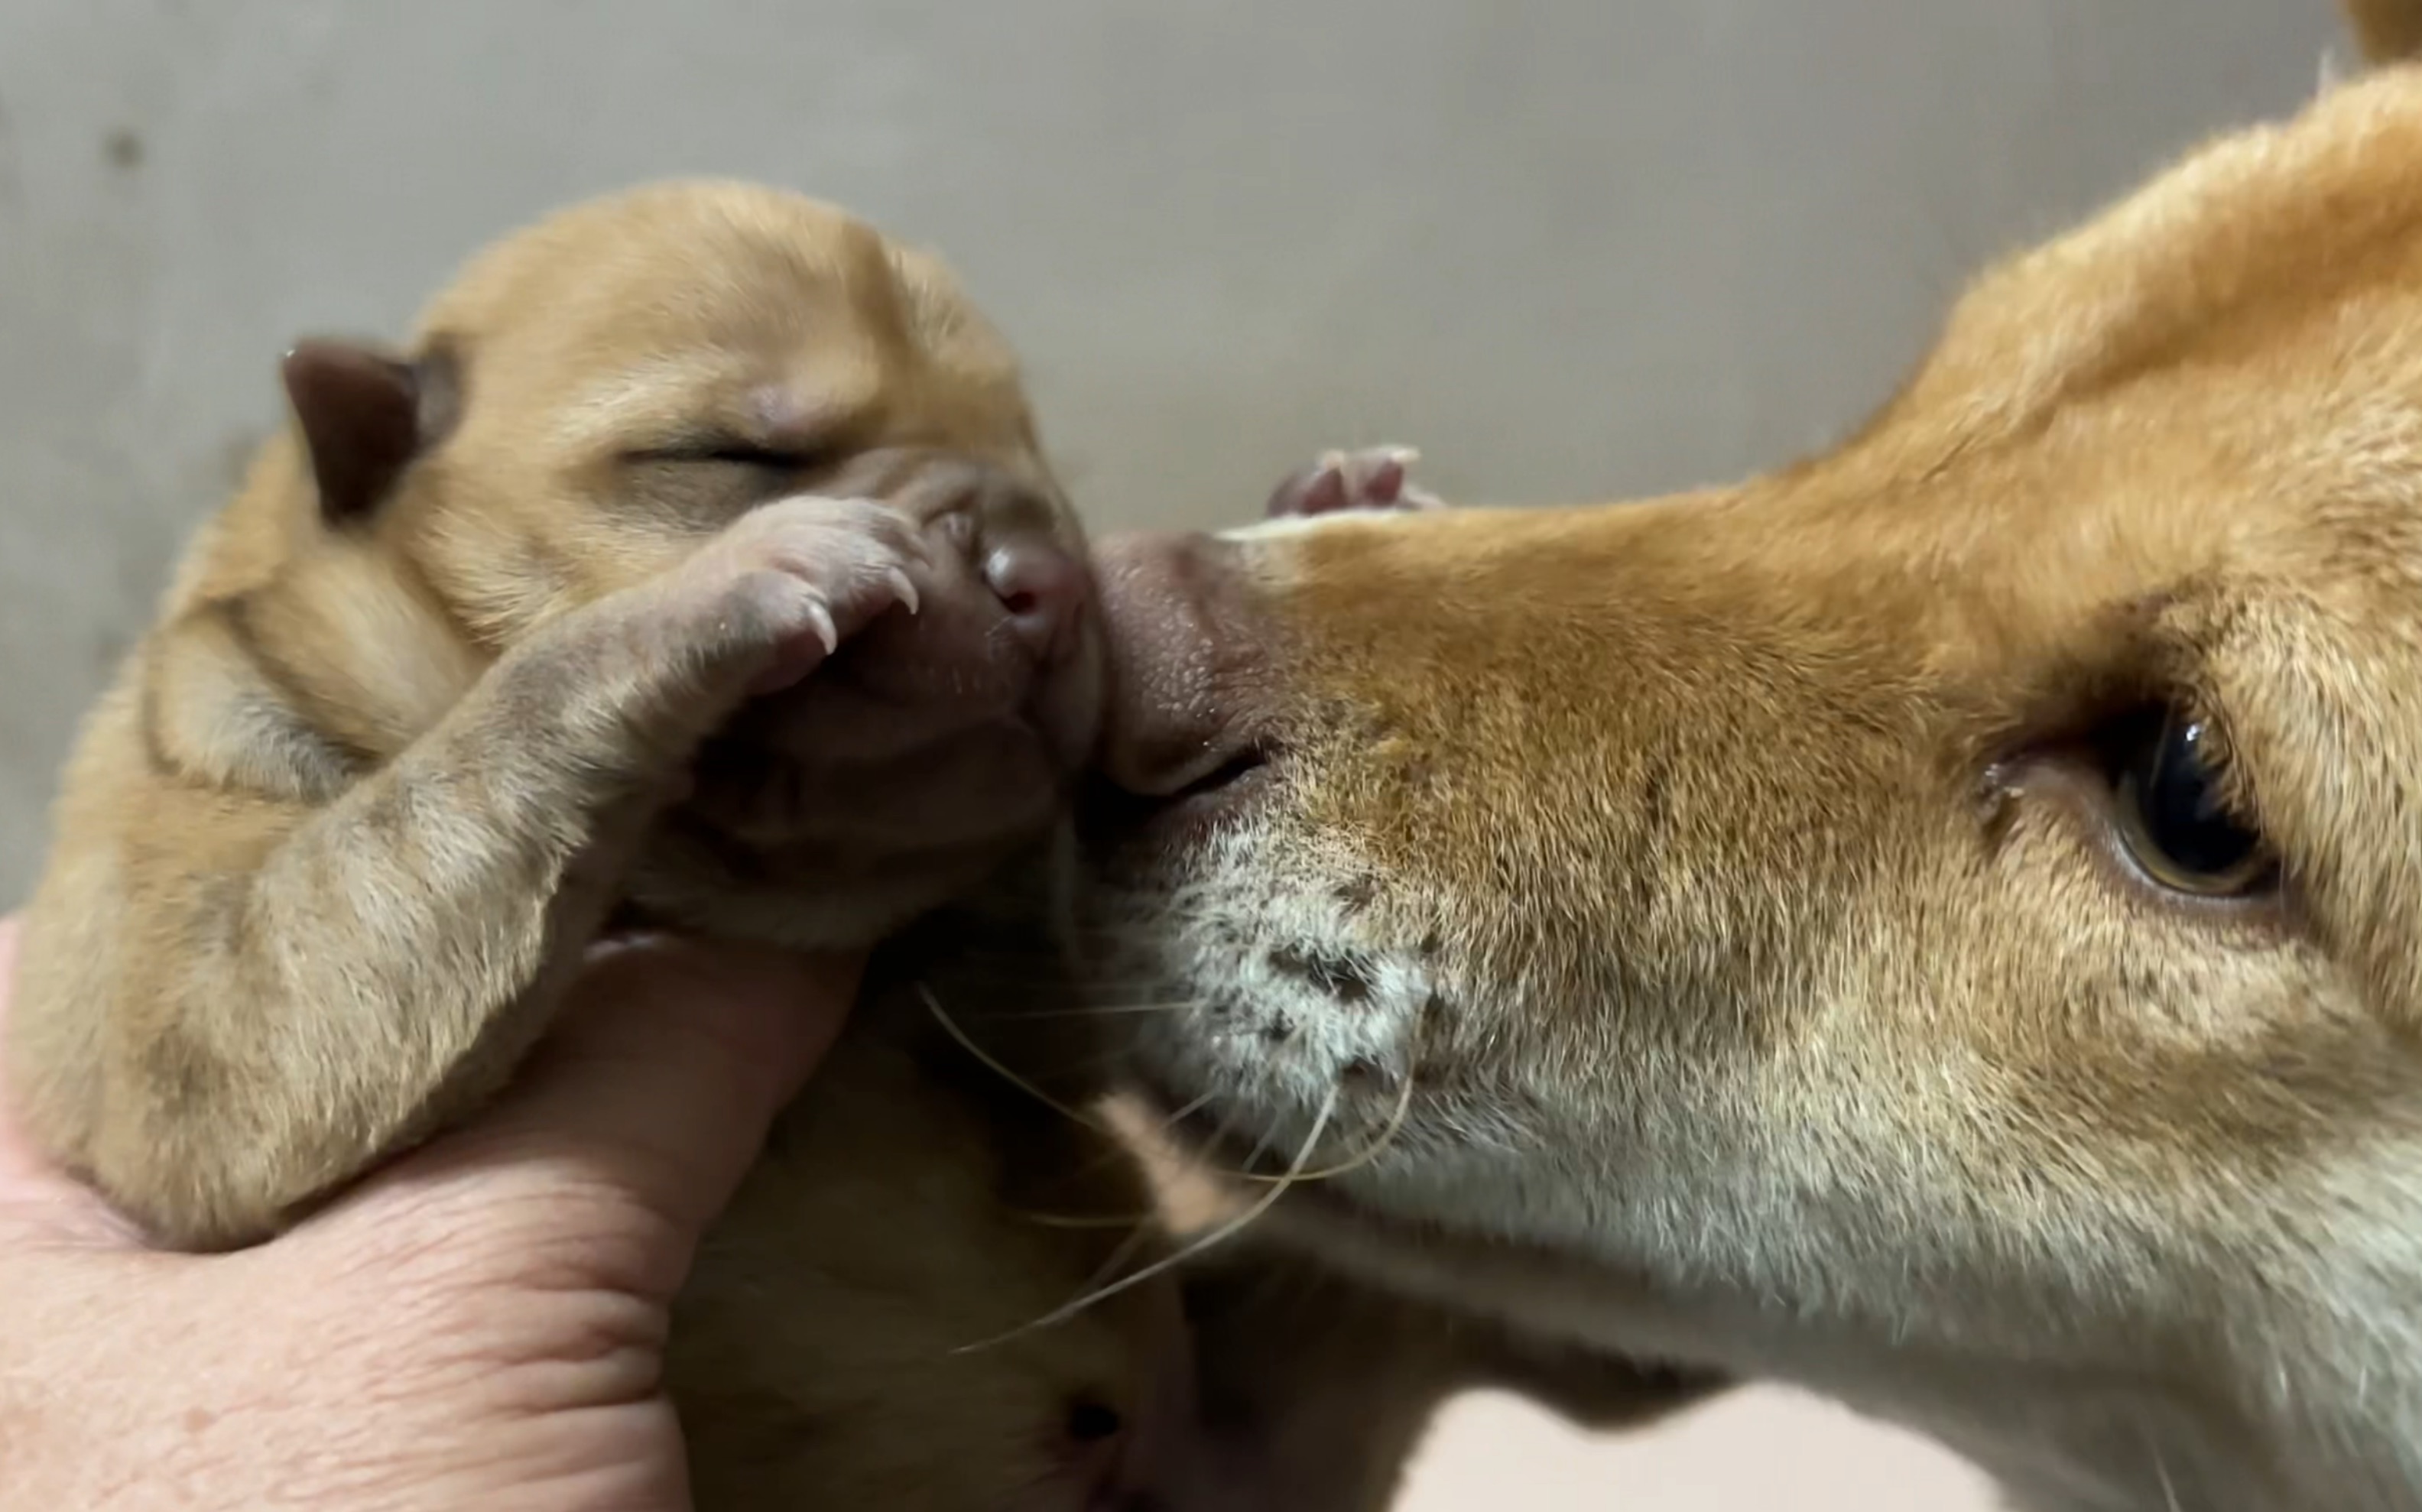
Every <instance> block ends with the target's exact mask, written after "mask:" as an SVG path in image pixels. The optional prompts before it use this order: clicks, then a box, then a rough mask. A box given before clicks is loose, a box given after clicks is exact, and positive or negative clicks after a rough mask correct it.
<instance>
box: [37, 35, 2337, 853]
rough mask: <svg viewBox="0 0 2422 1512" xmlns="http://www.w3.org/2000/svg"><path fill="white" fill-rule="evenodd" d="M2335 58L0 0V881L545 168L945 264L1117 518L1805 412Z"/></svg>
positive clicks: (569, 179)
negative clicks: (791, 193)
mask: <svg viewBox="0 0 2422 1512" xmlns="http://www.w3.org/2000/svg"><path fill="white" fill-rule="evenodd" d="M2335 41H2336V29H2335V20H2334V18H2333V17H2332V15H2331V14H2330V12H2329V9H2328V8H2327V7H2326V5H2325V4H2324V3H2323V0H1822V3H1820V0H1662V3H1623V0H1512V3H1505V0H1498V3H1488V0H794V3H790V4H780V3H776V0H678V3H676V0H653V3H652V0H588V3H574V0H546V3H541V0H353V3H345V4H340V3H332V0H5V3H0V669H5V671H6V680H5V685H0V686H5V697H0V900H5V899H8V898H12V897H16V896H18V895H20V894H21V892H22V890H23V888H24V885H25V884H26V882H27V881H28V879H29V878H30V876H31V874H32V871H33V868H34V866H35V856H36V850H37V846H38V843H39V836H40V834H41V830H42V815H41V811H42V805H43V804H44V802H45V800H46V795H47V792H48V789H49V786H50V783H51V780H52V773H53V769H54V767H55V764H56V762H57V759H58V757H59V755H60V752H61V750H62V748H63V747H64V745H65V742H66V741H67V738H68V735H69V732H70V730H71V723H72V721H73V719H74V717H75V715H76V711H77V710H78V709H79V708H80V707H81V706H82V705H83V703H84V702H85V701H86V699H88V698H89V696H90V695H91V693H92V692H93V690H94V688H95V686H96V685H97V684H98V683H99V681H100V680H101V679H102V675H103V672H104V669H106V668H107V666H108V665H109V664H110V663H111V661H112V660H113V659H114V657H115V656H116V655H117V654H118V651H119V649H120V648H121V647H122V646H123V645H124V644H125V642H126V640H127V638H128V636H129V634H130V633H131V632H132V630H133V629H134V627H135V626H136V624H137V623H138V622H139V621H140V620H141V618H142V617H143V614H144V611H145V609H146V608H147V606H148V605H149V602H150V598H151V595H152V594H153V592H154V591H155V590H156V588H157V585H158V584H159V582H160V580H161V576H162V573H163V570H164V565H165V560H166V559H167V558H168V556H169V555H170V553H171V552H172V551H173V550H174V549H175V546H176V544H177V543H178V542H179V540H180V539H181V535H182V533H183V532H184V531H185V530H186V529H187V528H189V527H190V525H191V523H192V522H193V521H194V520H195V519H196V518H197V516H198V515H200V514H201V513H202V512H204V511H206V510H208V509H209V508H210V507H211V506H212V503H213V501H214V500H215V499H216V498H217V497H218V496H220V494H221V492H222V491H223V490H224V488H225V487H226V485H227V483H228V479H229V476H230V473H231V470H232V469H233V467H234V465H235V463H236V459H237V458H238V457H239V456H240V455H241V453H242V452H243V450H244V449H245V448H246V447H247V446H248V445H249V444H250V443H251V442H252V441H253V440H254V439H255V438H256V437H258V436H259V435H260V433H262V432H263V430H264V429H266V428H267V427H269V426H272V425H274V424H275V423H277V417H278V410H277V393H276V389H275V386H274V383H273V363H274V360H275V355H276V354H277V353H278V351H279V350H280V349H281V345H282V344H283V343H284V342H285V341H287V340H288V339H291V337H293V336H295V335H297V334H300V333H304V332H308V331H315V330H327V329H335V330H340V331H358V332H368V333H373V334H377V333H394V332H396V331H397V330H398V329H399V328H400V327H401V325H402V324H403V323H404V322H405V321H406V320H407V319H408V317H409V315H410V313H411V312H412V310H413V309H414V308H415V307H416V306H417V302H418V301H419V299H420V298H421V297H422V296H423V294H424V293H426V292H427V291H429V290H431V289H432V288H433V286H434V285H435V284H436V283H437V282H439V281H440V280H441V279H443V277H444V276H446V274H447V272H448V269H449V268H450V267H451V266H452V265H453V264H454V262H455V261H456V260H458V259H460V258H461V257H462V256H463V255H464V254H465V253H466V252H467V251H469V250H470V249H471V248H472V247H473V246H475V245H476V244H479V243H480V242H481V241H483V240H484V239H486V238H488V237H490V236H492V235H494V234H495V233H497V232H499V231H501V230H504V229H506V228H510V227H511V226H512V225H513V224H515V223H517V222H519V221H521V220H523V219H526V218H527V217H529V216H530V215H532V214H533V213H538V212H540V211H542V210H543V209H545V208H547V207H549V206H552V205H555V204H557V203H558V202H560V201H563V200H565V199H568V198H571V197H576V196H580V195H584V194H588V193H590V192H592V191H597V190H602V189H606V188H608V187H611V186H615V185H620V184H622V183H626V182H628V181H633V180H636V179H640V178H645V177H649V176H653V175H659V174H670V173H688V172H701V171H711V172H716V173H731V174H741V175H747V176H752V177H758V178H763V179H767V180H772V181H778V182H781V183H786V184H793V185H797V186H800V187H802V188H806V189H809V190H811V191H813V192H816V193H819V194H823V195H826V196H829V197H835V198H839V199H841V200H843V201H845V202H847V203H849V204H851V205H853V206H855V207H857V208H859V209H860V210H862V211H863V212H865V213H868V214H871V215H873V217H875V218H876V219H878V220H880V221H883V222H886V223H888V224H889V225H890V226H892V227H894V228H897V229H899V230H901V231H904V232H906V233H908V234H911V235H913V236H917V237H920V238H924V239H927V240H930V241H931V242H933V243H935V244H938V245H939V246H940V247H942V248H943V249H945V250H946V251H947V252H949V253H950V254H951V255H952V257H953V258H954V259H955V260H957V261H958V262H959V263H960V264H961V266H962V267H963V269H964V271H965V272H966V274H967V277H968V279H969V281H970V282H971V283H972V284H973V286H974V288H975V289H976V291H977V292H978V293H979V295H980V296H981V297H982V298H983V300H984V301H985V302H986V303H987V304H989V306H990V307H992V308H993V309H994V310H995V311H997V313H998V315H999V318H1000V319H1001V320H1002V321H1003V322H1004V323H1006V325H1007V326H1008V327H1009V329H1010V331H1011V333H1012V335H1013V336H1014V338H1015V339H1017V340H1018V342H1019V343H1020V344H1021V345H1022V347H1023V348H1024V350H1025V352H1026V354H1027V355H1028V358H1029V360H1030V364H1031V367H1032V370H1033V374H1034V381H1035V387H1036V389H1037V391H1038V395H1039V400H1040V403H1041V406H1042V411H1043V414H1044V416H1045V417H1046V425H1047V427H1048V429H1049V432H1050V433H1051V438H1052V440H1053V441H1054V443H1055V444H1056V449H1057V450H1058V451H1059V452H1060V454H1061V455H1062V457H1063V458H1064V460H1065V462H1066V464H1067V470H1068V474H1069V476H1070V478H1071V480H1072V481H1073V483H1074V485H1075V486H1076V487H1077V490H1078V491H1079V493H1080V496H1081V497H1082V498H1083V499H1084V501H1085V502H1086V503H1087V505H1088V506H1089V508H1090V509H1091V511H1092V512H1093V514H1094V515H1095V516H1096V517H1097V518H1098V519H1100V520H1102V521H1105V522H1111V523H1124V522H1131V521H1138V520H1144V519H1172V518H1194V519H1203V520H1210V519H1219V518H1224V517H1233V516H1234V515H1235V513H1236V512H1239V511H1242V510H1244V509H1247V508H1249V507H1250V506H1251V505H1252V504H1253V503H1254V502H1255V501H1256V499H1257V498H1258V497H1259V496H1260V493H1261V491H1262V490H1263V489H1264V488H1265V486H1266V483H1267V482H1268V481H1269V480H1271V479H1272V478H1273V477H1274V476H1275V475H1276V473H1277V472H1278V471H1279V470H1280V469H1282V467H1284V466H1286V465H1291V464H1292V463H1293V462H1294V461H1295V460H1296V459H1297V458H1298V457H1301V456H1303V455H1305V454H1307V453H1308V452H1310V451H1311V450H1312V449H1315V448H1317V447H1320V446H1324V445H1328V444H1331V443H1334V442H1338V441H1348V440H1356V439H1363V440H1370V439H1402V440H1407V441H1412V442H1417V443H1419V444H1420V445H1422V446H1423V447H1424V448H1425V449H1426V450H1427V452H1428V455H1429V457H1430V460H1431V464H1432V468H1433V476H1434V477H1435V478H1436V479H1438V480H1440V481H1442V482H1443V483H1445V484H1446V485H1447V486H1448V487H1449V488H1450V489H1451V490H1452V491H1454V492H1455V493H1456V494H1458V495H1468V496H1475V497H1486V498H1489V499H1525V500H1529V499H1556V498H1567V497H1575V496H1606V495H1612V494H1618V493H1630V492H1637V491H1645V490H1652V489H1661V488H1666V487H1669V486H1674V485H1678V484H1685V483H1691V482H1696V481H1706V480H1714V479H1719V478H1722V477H1724V476H1727V475H1730V474H1733V473H1736V472H1738V471H1740V470H1742V469H1745V468H1748V467H1751V466H1755V465H1765V464H1768V463H1770V462H1773V461H1776V460H1779V459H1780V458H1782V457H1783V456H1785V454H1787V453H1790V452H1793V451H1796V450H1798V449H1802V448H1804V447H1806V446H1808V445H1810V444H1811V443H1814V442H1816V441H1818V440H1820V439H1822V438H1823V437H1825V436H1827V435H1828V434H1829V433H1833V432H1834V431H1836V430H1838V429H1839V428H1840V427H1842V426H1844V425H1845V424H1846V423H1848V422H1849V421H1851V420H1852V419H1853V418H1854V417H1857V416H1858V415H1859V414H1860V413H1861V411H1862V410H1863V409H1864V407H1865V406H1867V405H1868V404H1870V403H1871V402H1874V401H1875V400H1877V399H1878V398H1879V396H1880V395H1881V394H1882V393H1883V392H1884V391H1885V390H1886V389H1887V388H1888V386H1890V385H1891V383H1892V381H1893V380H1894V378H1895V375H1896V374H1897V373H1898V372H1899V371H1900V370H1901V369H1902V367H1903V365H1904V364H1905V363H1906V362H1907V361H1908V360H1909V359H1910V358H1911V354H1913V353H1914V352H1915V351H1916V350H1917V348H1918V347H1919V345H1920V344H1921V342H1922V341H1923V340H1924V339H1925V337H1926V335H1927V331H1928V329H1929V327H1930V324H1931V323H1932V321H1933V319H1934V316H1935V312H1936V311H1937V309H1938V308H1939V307H1940V306H1941V304H1942V300H1943V298H1944V296H1945V294H1946V293H1947V292H1948V291H1950V290H1951V289H1953V288H1954V287H1955V286H1956V284H1957V282H1958V279H1959V277H1960V276H1961V274H1962V272H1963V271H1964V270H1965V269H1967V268H1969V267H1970V266H1971V265H1973V264H1974V262H1976V261H1977V260H1979V259H1981V258H1984V257H1987V256H1989V255H1991V254H1993V253H1995V252H1997V251H2000V250H2003V249H2005V248H2007V247H2008V246H2010V245H2011V244H2014V243H2016V242H2019V241H2021V240H2023V239H2025V238H2028V237H2030V236H2032V235H2035V234H2037V233H2038V232H2040V231H2042V230H2044V229H2047V228H2052V227H2055V226H2057V225H2058V224H2060V223H2061V222H2062V221H2063V220H2064V219H2066V218H2067V217H2069V216H2071V215H2072V214H2074V213H2079V212H2081V211H2083V210H2084V209H2086V208H2088V207H2090V206H2091V205H2093V204H2094V203H2095V202H2097V201H2098V200H2100V198H2102V197H2105V196H2107V195H2109V194H2111V193H2114V192H2115V191H2117V190H2119V189H2121V188H2123V187H2124V186H2125V185H2126V184H2127V183H2128V182H2129V181H2131V180H2132V179H2133V178H2134V177H2136V176H2137V175H2138V174H2139V173H2140V172H2141V171H2143V170H2144V169H2145V168H2147V166H2148V165H2151V164H2153V163H2154V162H2156V161H2157V160H2159V159H2160V158H2162V156H2163V155H2164V154H2166V153H2168V152H2170V151H2172V150H2175V149H2177V148H2178V147H2180V146H2181V145H2183V144H2185V143H2187V142H2189V141H2191V140H2192V139H2194V137H2196V136H2197V135H2199V134H2203V133H2205V132H2208V131H2210V130H2212V129H2215V128H2217V127H2219V126H2222V125H2224V124H2226V123H2229V122H2232V121H2236V120H2240V119H2242V118H2246V117H2249V116H2252V115H2255V114H2257V113H2262V112H2269V111H2274V110H2278V109H2282V108H2285V107H2288V106H2289V105H2291V104H2292V103H2293V102H2296V101H2297V100H2298V99H2299V98H2300V97H2301V96H2303V95H2304V94H2305V93H2306V92H2308V91H2309V89H2310V87H2311V86H2312V83H2313V80H2314V78H2315V76H2316V71H2317V69H2318V67H2319V64H2320V57H2321V55H2322V53H2323V50H2324V48H2325V47H2327V46H2329V45H2331V44H2333V43H2335Z"/></svg>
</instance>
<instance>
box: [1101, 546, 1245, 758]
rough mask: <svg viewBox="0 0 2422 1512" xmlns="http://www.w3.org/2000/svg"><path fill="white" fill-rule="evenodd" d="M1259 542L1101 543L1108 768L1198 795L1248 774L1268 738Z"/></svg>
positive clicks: (1102, 756)
mask: <svg viewBox="0 0 2422 1512" xmlns="http://www.w3.org/2000/svg"><path fill="white" fill-rule="evenodd" d="M1248 549H1249V548H1248V547H1247V546H1245V545H1244V544H1243V543H1238V542H1235V541H1230V540H1224V539H1221V538H1219V537H1216V536H1208V535H1200V534H1191V533H1187V534H1176V533H1154V534H1138V535H1128V536H1120V537H1115V538H1113V539H1111V540H1109V542H1106V543H1104V544H1103V545H1102V547H1101V548H1100V551H1099V553H1098V557H1097V560H1096V565H1095V575H1096V577H1097V579H1098V581H1099V585H1100V592H1101V599H1102V611H1103V615H1104V618H1105V620H1106V621H1107V622H1108V624H1109V631H1110V644H1111V652H1110V693H1109V710H1108V716H1107V717H1106V719H1105V721H1104V736H1103V745H1102V754H1101V769H1102V772H1103V774H1104V776H1106V777H1107V778H1108V779H1109V781H1110V782H1111V783H1113V784H1114V785H1115V786H1117V787H1118V788H1120V789H1121V790H1122V791H1124V793H1126V794H1128V795H1133V796H1135V797H1138V798H1142V799H1146V800H1159V801H1167V800H1172V799H1177V798H1182V797H1187V796H1189V795H1194V794H1196V793H1199V792H1202V791H1203V790H1205V789H1207V788H1211V787H1214V786H1219V785H1221V784H1224V783H1225V782H1226V781H1227V780H1229V779H1231V778H1234V777H1237V776H1241V775H1243V774H1244V773H1245V772H1247V771H1249V770H1250V769H1251V768H1252V767H1254V766H1256V765H1258V764H1259V762H1260V760H1261V757H1262V755H1263V754H1264V752H1265V751H1266V747H1267V742H1268V740H1269V735H1270V727H1271V722H1272V712H1273V711H1272V708H1271V697H1270V695H1271V686H1270V675H1269V669H1270V665H1271V651H1272V648H1271V646H1270V644H1269V637H1270V631H1269V627H1268V625H1267V623H1266V621H1265V620H1264V619H1263V618H1262V616H1261V615H1260V614H1259V612H1258V611H1257V609H1256V607H1255V605H1254V602H1253V598H1254V595H1253V592H1252V582H1251V577H1250V572H1249V568H1248V559H1247V558H1246V555H1245V553H1246V551H1247V550H1248Z"/></svg>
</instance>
